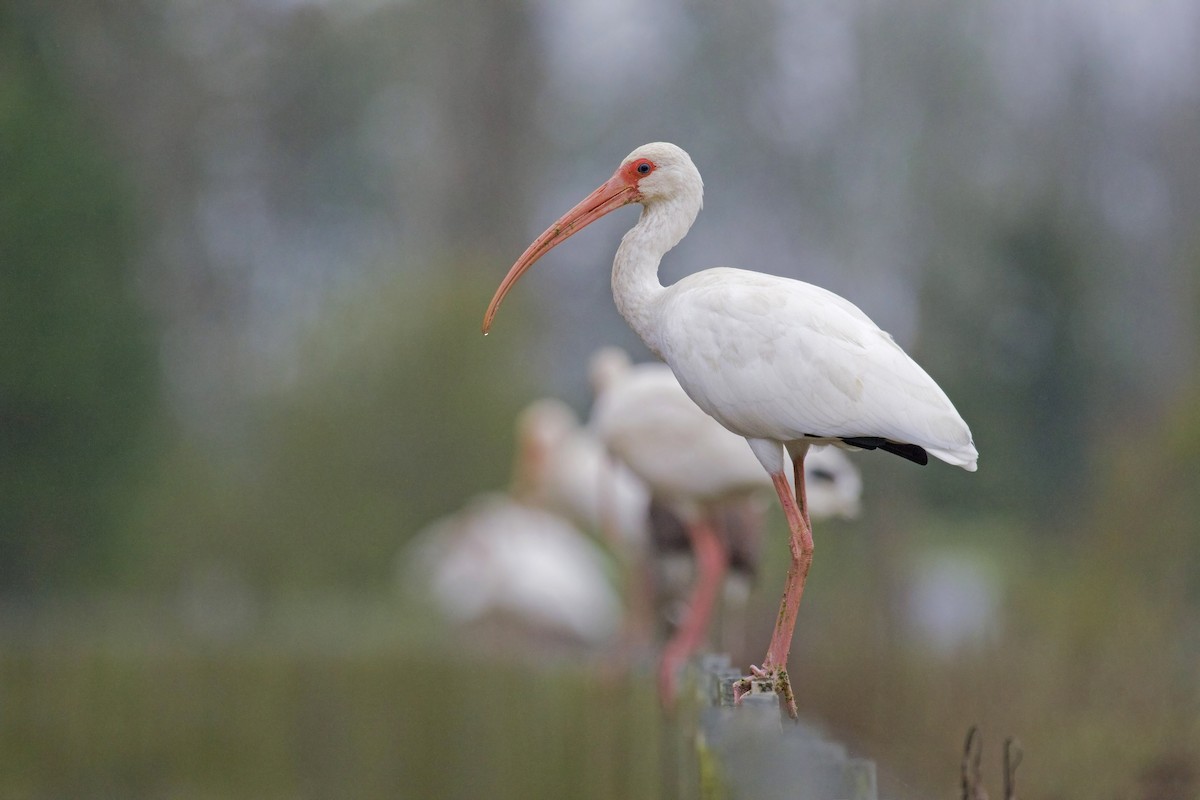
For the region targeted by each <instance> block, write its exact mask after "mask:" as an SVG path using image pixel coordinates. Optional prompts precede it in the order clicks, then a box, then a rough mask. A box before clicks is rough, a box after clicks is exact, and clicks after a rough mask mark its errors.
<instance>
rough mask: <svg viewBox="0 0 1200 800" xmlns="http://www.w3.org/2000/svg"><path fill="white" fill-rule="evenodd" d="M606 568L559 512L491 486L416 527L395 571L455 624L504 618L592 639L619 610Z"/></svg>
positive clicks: (608, 632)
mask: <svg viewBox="0 0 1200 800" xmlns="http://www.w3.org/2000/svg"><path fill="white" fill-rule="evenodd" d="M611 568H612V564H611V561H610V559H609V558H608V556H607V555H606V554H605V552H604V550H603V549H601V548H600V547H599V546H598V545H597V544H596V543H595V542H593V541H592V540H591V539H590V538H589V537H588V536H586V535H585V534H583V533H581V532H580V531H579V530H578V529H576V528H575V527H574V526H572V525H571V524H570V523H569V522H567V521H566V520H564V519H562V518H561V517H559V516H557V515H555V514H552V513H550V512H549V511H546V510H544V509H540V508H532V507H529V506H526V505H523V504H521V503H518V502H516V501H515V500H513V499H511V498H509V497H506V496H505V495H503V494H498V493H497V494H486V495H480V496H478V497H476V498H474V499H473V500H472V501H470V502H469V503H468V504H467V506H466V507H465V508H463V509H462V510H461V511H458V512H457V513H454V514H451V515H450V516H447V517H444V518H442V519H440V520H437V521H435V522H433V523H432V524H430V525H429V526H428V527H426V528H425V529H424V530H423V531H422V532H421V533H419V534H418V535H417V536H416V537H415V538H414V539H413V540H412V541H411V542H410V543H409V545H408V546H407V547H405V548H404V550H403V551H402V552H401V555H400V563H399V570H398V579H399V581H400V582H401V584H402V587H403V588H404V590H405V591H406V592H409V593H411V594H419V595H420V596H422V597H425V598H427V599H428V600H429V601H431V602H432V604H433V605H434V606H435V607H436V609H437V610H438V611H439V612H440V613H441V614H443V615H444V616H445V617H446V618H447V619H449V620H451V621H453V622H455V623H457V624H460V625H471V624H475V623H483V622H485V621H486V622H489V623H494V622H496V621H499V620H504V621H506V622H508V623H510V624H515V625H517V626H519V627H521V628H524V629H526V631H527V632H535V633H536V632H542V633H546V634H550V635H552V636H554V635H557V636H560V637H566V638H568V639H572V640H575V641H578V642H580V643H584V644H588V645H601V644H604V643H605V642H608V641H610V640H612V638H613V637H614V636H615V634H616V633H617V631H618V629H619V627H620V621H621V616H622V603H621V598H620V596H619V594H618V593H617V590H616V589H615V588H614V586H613V582H612V575H611Z"/></svg>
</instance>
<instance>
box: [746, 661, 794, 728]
mask: <svg viewBox="0 0 1200 800" xmlns="http://www.w3.org/2000/svg"><path fill="white" fill-rule="evenodd" d="M767 692H773V693H774V694H777V695H779V699H780V700H782V701H783V704H784V707H785V708H787V712H788V716H789V717H791V718H792V719H796V718H797V717H799V712H798V711H797V710H796V696H795V695H794V694H793V693H792V681H791V679H790V678H789V677H788V672H787V670H786V669H784V668H783V667H769V666H768V667H756V666H754V665H753V664H751V665H750V675H749V676H747V677H745V678H742V679H741V680H739V681H736V682H735V683H734V684H733V704H734V705H739V704H740V703H741V702H742V698H743V697H745V696H746V695H748V694H759V693H763V694H765V693H767Z"/></svg>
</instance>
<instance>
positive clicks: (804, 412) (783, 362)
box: [483, 142, 978, 718]
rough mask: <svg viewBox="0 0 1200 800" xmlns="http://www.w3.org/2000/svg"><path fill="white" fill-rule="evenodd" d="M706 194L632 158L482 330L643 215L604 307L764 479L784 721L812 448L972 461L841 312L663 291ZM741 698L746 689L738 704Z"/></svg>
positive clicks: (795, 295) (815, 297) (968, 445)
mask: <svg viewBox="0 0 1200 800" xmlns="http://www.w3.org/2000/svg"><path fill="white" fill-rule="evenodd" d="M703 195H704V184H703V181H702V180H701V179H700V173H699V171H698V170H697V169H696V167H695V165H694V164H693V163H692V159H691V158H690V157H689V156H688V154H687V153H686V152H684V151H683V150H682V149H680V148H679V147H676V146H675V145H673V144H667V143H665V142H657V143H653V144H647V145H643V146H641V147H639V148H637V149H636V150H634V151H633V152H632V153H630V154H629V156H627V157H626V158H625V160H624V161H622V162H621V165H620V166H619V167H618V168H617V171H616V172H614V173H613V176H612V177H611V178H609V179H608V180H607V181H606V182H605V183H604V184H602V185H601V186H600V187H599V188H597V189H596V190H595V191H594V192H592V194H590V195H589V196H588V197H586V198H585V199H584V200H583V201H582V202H580V203H579V204H578V205H576V206H575V207H574V208H572V209H571V210H570V211H568V212H567V213H566V214H565V215H563V216H562V217H561V218H560V219H559V220H558V221H557V222H555V223H554V224H553V225H551V226H550V227H549V228H547V229H546V231H545V232H543V233H542V234H541V235H540V236H539V237H538V238H537V239H535V240H534V242H533V243H532V244H531V245H530V246H529V247H528V249H526V250H525V252H524V253H523V254H522V255H521V257H520V258H519V259H517V262H516V263H515V264H513V266H512V268H511V269H510V270H509V272H508V274H507V275H506V276H505V277H504V280H503V281H502V282H501V283H500V286H499V287H498V288H497V290H496V294H495V295H494V296H493V297H492V302H491V304H490V305H489V306H488V309H487V313H486V315H485V316H484V320H483V330H484V333H487V332H488V329H489V328H490V327H491V325H492V321H493V319H494V318H495V315H496V311H497V309H498V308H499V306H500V303H501V301H503V299H504V297H505V295H507V294H508V292H509V290H510V289H511V288H512V287H513V285H514V284H515V283H516V282H517V280H518V279H519V278H520V277H521V276H522V275H523V274H524V273H525V272H526V270H528V269H529V267H530V266H532V265H533V264H534V262H536V261H537V260H538V259H539V258H541V257H542V256H543V255H545V254H546V253H547V252H548V251H549V250H550V249H551V248H553V247H555V246H556V245H558V244H560V243H561V242H563V241H565V240H566V239H567V238H569V237H570V236H572V235H573V234H575V233H576V232H578V231H580V230H582V229H583V228H584V227H586V226H587V225H589V224H591V223H592V222H595V221H596V220H597V219H600V218H601V217H602V216H604V215H605V214H608V213H610V212H612V211H615V210H617V209H618V208H621V207H623V206H626V205H629V204H630V203H639V204H641V206H642V213H641V216H640V218H639V219H638V222H637V224H636V225H634V226H633V228H632V229H630V230H629V232H627V233H626V234H625V236H624V238H623V239H622V240H621V245H620V247H618V248H617V255H616V259H615V260H614V262H613V270H612V288H613V299H614V301H615V302H616V305H617V310H618V311H619V312H620V313H621V315H622V316H623V317H624V318H625V320H626V321H627V322H628V323H629V325H630V327H632V328H633V330H634V331H635V332H636V333H637V334H638V335H639V336H640V337H641V338H642V341H644V342H645V343H646V346H647V347H649V348H650V350H652V351H653V352H654V353H655V354H656V355H658V356H659V357H660V358H662V360H663V361H665V362H667V364H668V365H670V367H671V370H672V371H673V372H674V373H675V376H676V377H677V378H678V379H679V383H680V384H682V386H683V388H684V391H686V392H687V394H688V396H689V397H691V398H692V400H693V401H695V403H696V405H698V406H700V408H702V409H704V411H705V412H707V413H708V414H709V415H711V416H712V417H714V418H716V420H717V421H718V422H720V423H721V424H722V425H724V426H725V427H726V428H728V429H729V430H731V431H733V432H734V433H736V434H739V435H740V436H744V437H745V438H746V441H748V442H749V443H750V448H751V450H753V451H754V455H756V456H757V457H758V460H759V462H760V463H761V464H762V466H763V468H764V469H766V471H767V474H768V475H770V477H771V481H772V483H773V485H774V487H775V491H776V493H777V494H778V496H779V502H780V504H781V505H782V506H783V511H784V515H785V516H786V517H787V521H788V526H789V528H790V531H791V541H790V545H791V565H790V567H789V569H788V573H787V578H786V581H785V583H784V591H783V599H782V602H781V605H780V610H779V616H778V617H777V622H776V625H775V631H774V633H773V634H772V636H771V643H770V645H769V646H768V648H767V654H766V657H765V658H764V659H763V662H762V666H761V667H756V666H752V667H751V669H750V671H751V675H752V678H754V679H758V680H761V681H763V682H764V683H768V684H769V685H771V686H772V687H773V688H774V689H775V691H777V692H778V693H779V694H780V696H781V697H782V699H783V701H784V703H785V704H786V706H787V709H788V713H789V714H790V715H791V716H792V717H793V718H794V717H795V716H796V703H795V698H794V697H793V695H792V689H791V683H790V681H789V679H788V673H787V659H788V652H789V650H790V647H791V641H792V633H793V631H794V629H795V624H796V615H797V612H798V610H799V606H800V599H801V596H802V594H803V591H804V582H805V579H806V577H807V575H808V570H809V566H810V565H811V564H812V556H813V541H812V527H811V524H810V522H809V513H808V507H807V500H806V497H805V491H804V470H803V464H804V457H805V454H806V453H807V452H808V449H809V446H810V445H813V444H834V445H840V446H847V447H856V448H862V449H870V450H873V449H880V450H884V451H886V452H891V453H895V454H897V455H900V456H902V457H904V458H907V459H909V460H910V461H915V462H916V463H918V464H925V463H927V462H928V460H929V455H930V454H932V455H934V456H936V457H937V458H939V459H941V460H943V461H945V462H947V463H950V464H953V465H956V466H960V467H962V468H964V469H966V470H969V471H974V470H975V468H976V462H977V459H978V452H977V451H976V450H975V444H974V442H973V441H972V439H971V431H970V429H969V428H968V427H967V424H966V423H965V422H964V421H963V419H962V417H961V416H959V414H958V411H956V410H955V408H954V404H953V403H951V402H950V399H949V398H948V397H947V396H946V393H945V392H943V391H942V389H941V387H939V386H938V385H937V383H936V382H934V380H933V379H932V378H931V377H929V375H928V373H926V372H925V370H923V369H922V368H921V367H920V366H918V364H917V363H916V362H915V361H913V360H912V359H911V358H910V357H909V356H908V355H907V354H906V353H905V352H904V351H903V350H901V349H900V347H899V346H898V345H897V344H896V343H895V342H894V341H893V340H892V337H891V336H889V335H888V334H887V333H885V332H884V331H882V330H880V328H879V327H878V326H877V325H876V324H875V323H874V322H872V321H871V319H870V318H869V317H867V315H866V314H864V313H863V312H862V311H861V310H859V308H858V307H857V306H855V305H854V304H853V303H851V302H849V301H848V300H845V299H844V298H842V297H839V296H838V295H836V294H833V293H832V292H829V291H827V290H825V289H821V288H819V287H816V286H813V285H811V284H808V283H804V282H801V281H797V280H791V279H788V278H781V277H776V276H771V275H764V274H762V273H758V272H750V271H746V270H738V269H726V268H718V269H709V270H704V271H703V272H698V273H695V274H692V275H689V276H688V277H686V278H684V279H682V280H680V281H679V282H678V283H675V284H673V285H671V286H668V287H664V286H663V285H662V284H661V283H660V282H659V279H658V265H659V262H660V261H661V260H662V257H663V255H664V254H665V253H666V252H667V251H668V250H670V249H671V248H672V247H674V246H675V245H676V244H678V243H679V241H680V240H681V239H682V238H683V237H684V236H685V235H686V234H687V232H688V229H689V228H691V226H692V223H693V222H694V221H695V219H696V215H697V214H698V213H699V212H700V207H701V205H702V204H703ZM788 457H790V458H791V460H792V462H793V464H794V465H795V492H794V493H793V491H792V487H791V486H790V485H789V482H788V477H787V471H786V462H787V458H788ZM750 687H751V679H750V678H747V679H744V680H743V681H742V682H741V683H740V684H739V686H738V695H739V697H740V696H741V693H743V692H745V691H748V690H749V688H750Z"/></svg>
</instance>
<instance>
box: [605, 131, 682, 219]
mask: <svg viewBox="0 0 1200 800" xmlns="http://www.w3.org/2000/svg"><path fill="white" fill-rule="evenodd" d="M614 180H623V181H624V182H625V183H626V184H627V185H629V186H632V187H634V190H635V195H636V196H635V197H634V198H633V199H632V200H630V201H629V202H636V203H641V204H643V205H648V204H650V203H654V202H658V201H663V200H677V199H682V198H695V199H696V200H700V199H701V198H702V197H703V195H704V182H703V181H702V180H701V179H700V171H699V170H698V169H696V165H695V164H693V163H692V159H691V157H690V156H689V155H688V154H687V152H686V151H685V150H684V149H683V148H682V147H677V146H676V145H673V144H671V143H670V142H651V143H650V144H644V145H642V146H641V147H639V148H638V149H636V150H634V151H633V152H632V153H630V154H629V155H627V156H625V160H624V161H622V162H621V166H620V167H618V168H617V171H616V172H615V173H614V174H613V177H612V178H611V179H610V183H611V182H612V181H614Z"/></svg>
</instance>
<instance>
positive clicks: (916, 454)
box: [842, 436, 929, 467]
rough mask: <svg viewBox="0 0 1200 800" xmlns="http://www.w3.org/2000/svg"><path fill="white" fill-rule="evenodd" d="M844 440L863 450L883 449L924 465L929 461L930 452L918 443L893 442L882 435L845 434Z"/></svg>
mask: <svg viewBox="0 0 1200 800" xmlns="http://www.w3.org/2000/svg"><path fill="white" fill-rule="evenodd" d="M842 441H843V442H845V443H846V444H848V445H850V446H851V447H861V448H862V449H863V450H883V451H884V452H885V453H892V454H894V455H898V456H900V457H901V458H906V459H908V460H909V461H911V462H913V463H914V464H920V465H921V466H922V467H923V466H925V465H926V464H928V463H929V453H926V452H925V448H924V447H921V446H920V445H916V444H905V443H903V442H892V441H888V440H887V439H884V438H883V437H881V436H843V437H842Z"/></svg>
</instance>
